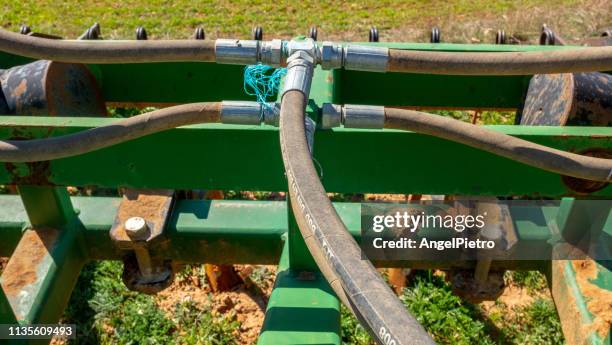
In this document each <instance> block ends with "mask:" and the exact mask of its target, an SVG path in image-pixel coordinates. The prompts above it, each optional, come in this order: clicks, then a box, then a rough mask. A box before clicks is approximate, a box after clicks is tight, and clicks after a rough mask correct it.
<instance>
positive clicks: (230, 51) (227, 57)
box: [215, 38, 261, 65]
mask: <svg viewBox="0 0 612 345" xmlns="http://www.w3.org/2000/svg"><path fill="white" fill-rule="evenodd" d="M260 43H261V41H255V40H233V39H222V38H220V39H217V40H216V41H215V56H216V61H217V63H223V64H232V65H254V64H256V63H257V62H258V61H259V57H260V54H259V51H260Z"/></svg>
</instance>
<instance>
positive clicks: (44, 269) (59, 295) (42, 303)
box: [0, 186, 87, 324]
mask: <svg viewBox="0 0 612 345" xmlns="http://www.w3.org/2000/svg"><path fill="white" fill-rule="evenodd" d="M19 192H20V195H21V201H22V202H23V204H24V205H25V206H24V213H21V212H20V213H19V214H20V215H23V214H27V216H28V218H29V219H22V220H21V222H22V223H25V222H27V223H29V224H30V226H29V228H28V230H26V232H25V233H24V235H23V236H22V237H21V239H20V241H19V243H18V244H17V247H16V248H15V250H14V252H13V254H12V257H11V260H10V261H9V263H8V265H7V267H6V268H5V270H4V271H3V273H2V275H0V285H1V286H2V289H3V291H4V293H3V297H4V296H6V299H7V300H8V302H9V304H10V306H11V309H12V312H13V313H14V315H15V318H16V321H17V322H19V323H20V324H40V323H56V322H57V321H58V320H59V318H60V316H61V315H62V313H63V310H64V308H65V307H66V304H67V303H68V299H69V298H70V294H71V291H72V287H73V286H74V284H75V283H76V280H77V277H78V275H79V273H80V271H81V268H82V267H83V265H84V264H85V262H86V260H87V258H86V256H85V255H84V252H83V249H84V248H83V245H84V243H83V242H81V238H80V236H81V235H82V233H83V231H82V224H81V222H80V220H79V218H78V217H77V215H76V213H75V212H74V210H73V208H72V205H71V202H70V197H69V195H68V192H67V191H66V189H65V188H53V187H37V186H21V187H20V188H19ZM11 209H15V208H14V207H12V208H11ZM17 222H19V220H17V219H12V220H8V221H6V222H3V223H9V224H10V223H17Z"/></svg>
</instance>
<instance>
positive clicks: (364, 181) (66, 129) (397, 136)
mask: <svg viewBox="0 0 612 345" xmlns="http://www.w3.org/2000/svg"><path fill="white" fill-rule="evenodd" d="M113 121H114V120H113V119H100V118H51V117H46V118H45V117H16V116H7V117H0V138H1V139H8V138H11V137H14V136H16V135H19V136H20V137H34V138H40V137H46V136H48V135H49V134H51V135H53V136H57V135H63V134H68V133H74V132H76V131H80V130H85V129H88V128H92V127H97V126H101V125H107V124H110V123H112V122H113ZM489 128H491V129H493V130H496V131H499V132H501V133H506V134H509V135H513V136H517V137H519V138H523V139H526V140H529V141H533V142H536V143H540V144H543V145H547V146H551V147H556V148H559V149H561V150H569V151H581V150H584V149H587V148H594V147H600V148H607V149H611V148H612V128H605V127H602V128H597V127H589V128H584V127H544V126H541V127H529V126H490V127H489ZM315 142H316V144H315V146H314V157H315V158H316V159H317V162H318V163H319V164H320V166H321V168H322V170H323V179H322V182H323V185H324V186H325V189H326V190H327V191H328V192H347V193H402V194H409V193H420V194H463V195H486V194H488V195H534V196H551V197H555V196H560V195H567V194H570V193H571V192H570V191H569V190H568V189H567V188H566V187H565V186H564V184H563V183H562V181H561V178H560V177H559V176H558V175H556V174H553V173H549V172H546V171H543V170H540V169H536V168H533V167H529V166H526V165H524V164H522V163H518V162H515V161H512V160H509V159H506V158H501V157H498V156H495V155H493V154H490V153H487V152H484V151H481V150H477V149H474V148H470V147H468V146H465V145H459V144H456V143H453V142H450V141H446V140H443V139H439V138H436V137H432V136H427V135H422V134H417V133H411V132H401V131H394V130H380V131H374V130H353V129H343V128H339V129H333V130H321V131H317V134H316V138H315ZM247 171H248V173H245V172H247ZM10 183H17V184H55V185H68V186H70V185H72V186H83V185H97V186H103V187H117V186H123V187H135V188H172V189H221V190H262V191H284V190H286V188H287V181H286V179H285V176H284V168H283V165H282V161H281V155H280V148H279V143H278V129H277V128H274V127H269V126H237V125H222V124H207V125H197V126H189V127H181V128H176V129H171V130H168V131H165V132H161V133H157V134H153V135H149V136H146V137H143V138H140V139H136V140H132V141H130V142H126V143H123V144H118V145H115V146H112V147H109V148H105V149H102V150H98V151H94V152H90V153H87V154H84V155H80V156H76V157H71V158H65V159H59V160H55V161H52V162H49V163H46V162H45V163H31V164H23V163H22V164H11V163H7V164H3V165H0V184H10ZM593 195H596V196H611V195H612V187H610V186H608V187H607V188H605V189H603V190H601V191H599V192H597V193H594V194H593Z"/></svg>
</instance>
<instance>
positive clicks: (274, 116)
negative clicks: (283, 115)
mask: <svg viewBox="0 0 612 345" xmlns="http://www.w3.org/2000/svg"><path fill="white" fill-rule="evenodd" d="M263 120H264V123H265V124H266V125H270V126H275V127H278V124H279V122H280V103H274V102H270V103H268V106H267V107H263Z"/></svg>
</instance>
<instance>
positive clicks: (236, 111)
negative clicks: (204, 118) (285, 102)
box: [221, 101, 280, 126]
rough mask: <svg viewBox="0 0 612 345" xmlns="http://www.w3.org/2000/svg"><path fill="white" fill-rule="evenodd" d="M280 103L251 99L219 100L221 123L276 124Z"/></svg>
mask: <svg viewBox="0 0 612 345" xmlns="http://www.w3.org/2000/svg"><path fill="white" fill-rule="evenodd" d="M279 117H280V103H275V102H268V103H266V104H265V105H264V104H260V103H257V102H253V101H223V102H221V123H225V124H231V125H260V124H261V123H262V122H263V123H265V124H266V125H271V126H278V122H279Z"/></svg>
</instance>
